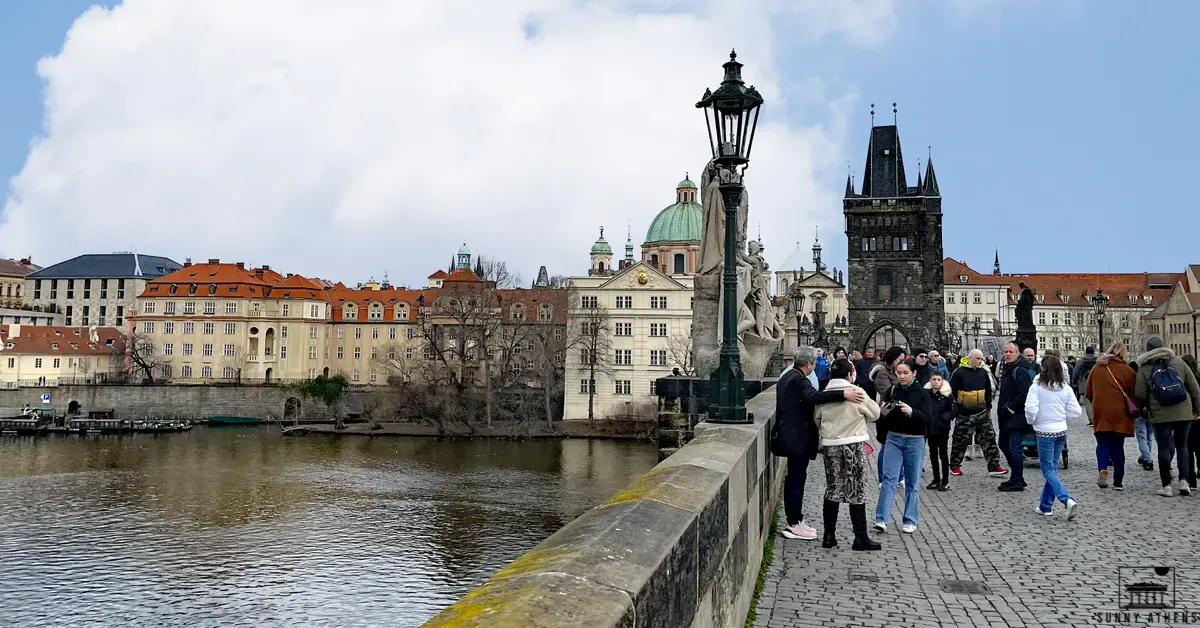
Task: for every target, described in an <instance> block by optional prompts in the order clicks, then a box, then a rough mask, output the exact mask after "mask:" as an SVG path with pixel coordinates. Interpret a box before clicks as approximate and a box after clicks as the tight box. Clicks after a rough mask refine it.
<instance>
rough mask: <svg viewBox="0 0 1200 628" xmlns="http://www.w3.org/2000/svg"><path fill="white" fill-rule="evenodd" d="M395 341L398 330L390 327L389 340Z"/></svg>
mask: <svg viewBox="0 0 1200 628" xmlns="http://www.w3.org/2000/svg"><path fill="white" fill-rule="evenodd" d="M395 339H396V328H395V327H388V340H395Z"/></svg>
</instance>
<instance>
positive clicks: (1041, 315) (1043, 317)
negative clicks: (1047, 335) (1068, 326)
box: [1038, 312, 1046, 325]
mask: <svg viewBox="0 0 1200 628" xmlns="http://www.w3.org/2000/svg"><path fill="white" fill-rule="evenodd" d="M1045 324H1046V313H1045V312H1038V325H1045Z"/></svg>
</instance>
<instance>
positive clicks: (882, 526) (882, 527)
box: [875, 521, 887, 534]
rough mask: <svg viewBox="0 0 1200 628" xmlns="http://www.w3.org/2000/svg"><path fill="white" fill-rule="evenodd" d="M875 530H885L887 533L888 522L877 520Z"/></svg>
mask: <svg viewBox="0 0 1200 628" xmlns="http://www.w3.org/2000/svg"><path fill="white" fill-rule="evenodd" d="M875 530H876V531H877V532H883V533H884V534H886V533H887V524H886V523H883V522H881V521H876V522H875Z"/></svg>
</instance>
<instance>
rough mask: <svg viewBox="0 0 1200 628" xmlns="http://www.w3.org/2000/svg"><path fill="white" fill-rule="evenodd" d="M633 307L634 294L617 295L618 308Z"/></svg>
mask: <svg viewBox="0 0 1200 628" xmlns="http://www.w3.org/2000/svg"><path fill="white" fill-rule="evenodd" d="M632 307H633V297H632V296H618V297H617V308H618V309H629V308H632Z"/></svg>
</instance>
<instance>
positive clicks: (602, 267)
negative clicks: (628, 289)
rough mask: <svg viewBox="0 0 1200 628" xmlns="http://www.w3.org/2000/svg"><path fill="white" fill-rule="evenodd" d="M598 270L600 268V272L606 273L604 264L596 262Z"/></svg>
mask: <svg viewBox="0 0 1200 628" xmlns="http://www.w3.org/2000/svg"><path fill="white" fill-rule="evenodd" d="M596 268H598V269H599V270H600V272H604V262H596Z"/></svg>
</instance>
